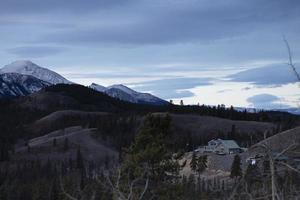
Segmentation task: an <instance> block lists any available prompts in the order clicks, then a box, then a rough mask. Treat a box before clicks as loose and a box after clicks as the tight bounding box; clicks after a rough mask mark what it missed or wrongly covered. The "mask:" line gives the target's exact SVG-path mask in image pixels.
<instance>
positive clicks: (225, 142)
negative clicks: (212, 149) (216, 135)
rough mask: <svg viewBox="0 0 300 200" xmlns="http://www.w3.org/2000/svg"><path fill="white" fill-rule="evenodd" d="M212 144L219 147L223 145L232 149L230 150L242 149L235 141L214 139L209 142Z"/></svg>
mask: <svg viewBox="0 0 300 200" xmlns="http://www.w3.org/2000/svg"><path fill="white" fill-rule="evenodd" d="M210 142H215V143H217V146H218V145H220V144H223V145H224V146H226V147H227V148H230V149H235V148H240V146H239V145H238V144H237V143H236V142H235V141H234V140H222V139H214V140H211V141H209V142H208V143H210Z"/></svg>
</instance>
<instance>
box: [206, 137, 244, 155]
mask: <svg viewBox="0 0 300 200" xmlns="http://www.w3.org/2000/svg"><path fill="white" fill-rule="evenodd" d="M201 150H202V152H203V153H216V154H220V155H224V154H235V153H241V152H242V151H243V150H242V148H241V147H240V146H239V145H238V144H237V143H236V142H235V141H234V140H222V139H216V140H211V141H209V142H208V145H207V146H204V147H202V148H201Z"/></svg>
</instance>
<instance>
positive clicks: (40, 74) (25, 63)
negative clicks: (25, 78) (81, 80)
mask: <svg viewBox="0 0 300 200" xmlns="http://www.w3.org/2000/svg"><path fill="white" fill-rule="evenodd" d="M0 73H18V74H23V75H30V76H33V77H35V78H38V79H40V80H43V81H46V82H48V83H51V84H59V83H65V84H70V83H72V82H71V81H68V80H67V79H65V78H64V77H62V76H61V75H59V74H58V73H56V72H54V71H51V70H49V69H47V68H44V67H40V66H38V65H37V64H35V63H33V62H31V61H29V60H18V61H15V62H12V63H10V64H8V65H5V66H4V67H3V68H2V69H0Z"/></svg>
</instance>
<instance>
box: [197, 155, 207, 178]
mask: <svg viewBox="0 0 300 200" xmlns="http://www.w3.org/2000/svg"><path fill="white" fill-rule="evenodd" d="M206 168H207V155H204V156H200V157H199V158H198V159H197V167H196V171H197V173H198V175H199V176H200V174H201V173H202V172H204V170H205V169H206Z"/></svg>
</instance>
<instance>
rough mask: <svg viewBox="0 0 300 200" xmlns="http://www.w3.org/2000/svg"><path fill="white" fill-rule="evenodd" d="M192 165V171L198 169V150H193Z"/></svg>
mask: <svg viewBox="0 0 300 200" xmlns="http://www.w3.org/2000/svg"><path fill="white" fill-rule="evenodd" d="M190 167H191V169H192V171H196V169H197V156H196V152H193V155H192V159H191V162H190Z"/></svg>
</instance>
